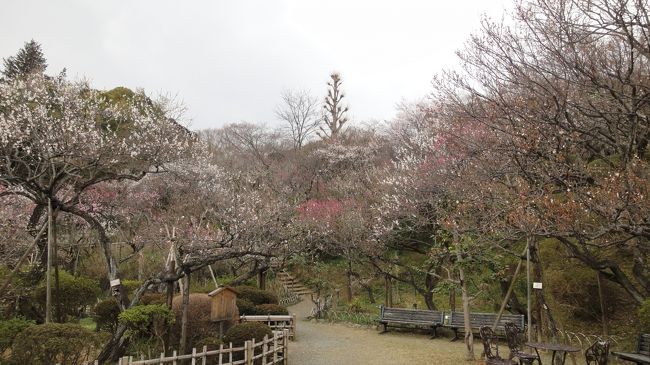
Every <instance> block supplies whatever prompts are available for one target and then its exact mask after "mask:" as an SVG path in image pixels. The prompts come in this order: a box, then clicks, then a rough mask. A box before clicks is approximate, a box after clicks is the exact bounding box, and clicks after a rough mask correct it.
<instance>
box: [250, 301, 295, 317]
mask: <svg viewBox="0 0 650 365" xmlns="http://www.w3.org/2000/svg"><path fill="white" fill-rule="evenodd" d="M255 312H256V313H257V314H263V315H283V314H289V311H288V310H287V308H285V307H283V306H281V305H278V304H260V305H258V306H255Z"/></svg>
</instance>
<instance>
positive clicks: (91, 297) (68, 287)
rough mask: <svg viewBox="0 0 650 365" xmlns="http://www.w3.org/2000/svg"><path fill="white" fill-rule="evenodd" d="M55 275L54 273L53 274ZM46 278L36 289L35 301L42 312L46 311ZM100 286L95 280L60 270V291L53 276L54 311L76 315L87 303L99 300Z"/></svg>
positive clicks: (65, 314)
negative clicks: (57, 289)
mask: <svg viewBox="0 0 650 365" xmlns="http://www.w3.org/2000/svg"><path fill="white" fill-rule="evenodd" d="M52 275H53V276H54V274H52ZM45 292H46V282H45V279H43V281H41V283H40V284H38V286H37V287H36V289H35V290H34V294H33V296H34V301H35V302H36V304H37V305H38V306H40V309H41V310H42V312H45ZM98 293H99V287H98V284H97V282H95V281H94V280H91V279H88V278H84V277H75V276H72V275H70V274H68V273H67V272H66V271H63V270H60V271H59V292H57V291H56V289H55V288H54V278H52V296H53V301H52V303H53V307H54V308H53V313H54V314H56V313H59V311H60V313H61V314H62V315H63V316H73V317H76V316H77V315H78V314H79V312H80V309H81V308H82V307H84V306H87V305H92V304H93V303H95V302H97V295H98Z"/></svg>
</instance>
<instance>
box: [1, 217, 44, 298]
mask: <svg viewBox="0 0 650 365" xmlns="http://www.w3.org/2000/svg"><path fill="white" fill-rule="evenodd" d="M46 228H47V222H44V223H43V225H42V226H41V229H40V230H39V231H38V233H37V234H36V237H34V241H32V244H31V245H30V246H29V248H28V249H27V250H26V251H25V253H24V254H23V255H22V256H21V257H20V259H19V260H18V263H16V267H14V269H13V270H11V273H9V276H7V279H6V280H5V282H4V284H2V287H1V288H0V293H4V291H5V289H7V287H8V286H9V283H11V279H12V278H13V277H14V275H15V274H16V273H17V272H18V270H20V267H21V266H23V262H25V260H26V259H27V256H29V254H30V253H31V252H32V250H33V249H34V247H35V246H36V244H37V243H38V241H40V240H41V237H43V234H44V233H45V229H46Z"/></svg>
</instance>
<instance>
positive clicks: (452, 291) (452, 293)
mask: <svg viewBox="0 0 650 365" xmlns="http://www.w3.org/2000/svg"><path fill="white" fill-rule="evenodd" d="M449 309H450V310H451V311H452V312H455V311H456V288H451V289H449Z"/></svg>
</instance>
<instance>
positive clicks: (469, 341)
mask: <svg viewBox="0 0 650 365" xmlns="http://www.w3.org/2000/svg"><path fill="white" fill-rule="evenodd" d="M454 241H456V242H455V243H456V259H457V260H458V262H457V264H458V275H459V277H460V289H461V293H462V300H463V318H464V320H465V347H466V349H467V354H466V360H468V361H474V360H475V356H474V335H473V333H472V325H471V321H470V315H469V313H470V312H469V295H468V293H467V283H466V281H465V270H464V269H463V264H462V261H463V254H462V249H461V246H460V242H459V240H458V237H457V236H456V235H454Z"/></svg>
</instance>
